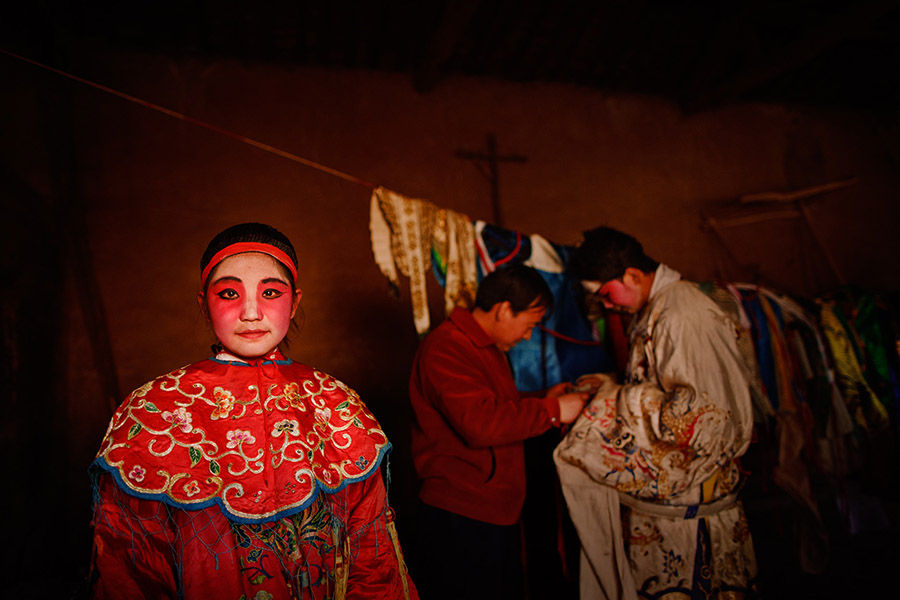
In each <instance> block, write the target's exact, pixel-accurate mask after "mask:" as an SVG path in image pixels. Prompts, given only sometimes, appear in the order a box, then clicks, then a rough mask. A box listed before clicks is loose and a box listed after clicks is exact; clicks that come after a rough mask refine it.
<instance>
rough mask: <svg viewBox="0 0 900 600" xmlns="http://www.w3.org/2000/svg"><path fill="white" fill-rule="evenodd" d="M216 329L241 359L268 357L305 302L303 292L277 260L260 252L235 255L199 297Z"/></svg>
mask: <svg viewBox="0 0 900 600" xmlns="http://www.w3.org/2000/svg"><path fill="white" fill-rule="evenodd" d="M199 300H200V302H201V304H202V303H203V302H204V301H205V302H206V309H207V311H208V313H209V318H210V321H211V322H212V327H213V331H214V332H215V334H216V337H217V338H218V339H219V342H221V343H222V345H223V346H225V348H226V349H227V350H228V351H229V352H231V353H232V354H234V355H235V356H239V357H241V358H248V359H249V358H259V357H261V356H265V355H266V354H268V353H269V352H271V351H272V350H274V349H275V347H276V346H277V345H278V344H279V343H281V340H283V339H284V336H285V335H287V332H288V328H289V327H290V325H291V318H293V316H294V313H295V312H296V311H297V305H298V304H299V303H300V291H299V290H297V291H296V292H294V290H293V289H292V288H291V283H290V279H288V278H287V277H286V276H285V275H284V270H283V268H282V267H281V266H280V265H279V264H278V261H276V260H275V259H274V258H272V257H271V256H269V255H267V254H261V253H259V252H245V253H242V254H235V255H234V256H229V257H228V258H226V259H225V260H223V261H222V262H221V263H219V264H218V265H217V266H216V268H215V269H213V272H212V273H211V274H210V276H209V285H207V287H206V293H205V294H204V293H203V292H201V293H200V295H199Z"/></svg>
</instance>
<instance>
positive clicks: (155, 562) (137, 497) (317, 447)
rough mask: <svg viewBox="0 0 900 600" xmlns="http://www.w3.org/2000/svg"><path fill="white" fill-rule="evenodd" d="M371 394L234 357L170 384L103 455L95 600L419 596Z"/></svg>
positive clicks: (111, 437) (112, 429)
mask: <svg viewBox="0 0 900 600" xmlns="http://www.w3.org/2000/svg"><path fill="white" fill-rule="evenodd" d="M389 450H390V444H389V443H388V441H387V438H386V436H385V435H384V433H383V432H382V431H381V428H380V427H379V425H378V423H377V421H375V419H374V417H373V416H372V415H371V413H369V411H368V410H367V409H366V407H365V406H364V405H363V404H362V402H361V401H360V400H359V398H358V397H357V395H356V394H355V392H353V391H352V390H351V389H349V388H347V387H346V386H345V385H343V384H342V383H341V382H339V381H337V380H335V379H334V378H332V377H330V376H328V375H326V374H324V373H321V372H319V371H316V370H315V369H312V368H310V367H308V366H305V365H301V364H298V363H294V362H292V361H290V360H287V359H285V358H284V357H283V356H282V355H281V354H280V353H279V352H278V351H275V352H273V353H272V354H271V355H270V356H268V357H266V358H265V359H264V360H258V361H254V362H253V363H250V364H248V363H244V362H240V361H238V360H237V359H234V357H231V356H230V355H227V354H220V355H219V356H218V357H216V358H215V359H210V360H206V361H202V362H199V363H196V364H193V365H190V366H187V367H184V368H181V369H178V370H176V371H173V372H172V373H169V374H167V375H164V376H162V377H159V378H157V379H155V380H153V381H151V382H149V383H148V384H146V385H144V386H142V387H141V388H139V389H138V390H136V391H135V392H133V393H132V394H131V395H130V396H129V397H128V399H127V400H126V401H125V402H124V403H123V404H122V405H121V406H120V407H119V409H118V410H117V411H116V413H115V415H114V416H113V419H112V422H111V423H110V426H109V429H108V431H107V434H106V437H105V438H104V441H103V443H102V444H101V449H100V452H99V454H98V457H97V459H96V461H95V467H96V468H95V470H94V474H95V477H96V483H95V490H96V492H95V502H94V522H93V525H94V558H93V569H92V570H93V579H94V589H93V596H94V597H95V598H144V597H146V598H151V597H153V598H156V597H160V598H161V597H167V598H171V597H178V598H191V599H194V598H196V599H205V598H233V599H234V600H240V599H243V600H250V599H254V600H273V599H279V600H281V599H284V600H288V599H292V600H293V599H299V598H308V599H314V600H322V599H334V600H339V599H340V600H343V599H345V598H415V597H416V591H415V587H414V586H413V585H412V582H411V581H409V578H408V575H407V572H406V567H405V563H404V560H403V555H402V552H401V551H400V547H399V543H398V541H397V535H396V528H395V526H394V523H393V513H392V511H391V510H390V508H388V505H387V495H386V491H385V487H384V484H383V482H382V480H381V477H380V470H379V466H380V463H381V461H382V459H383V457H384V456H385V455H386V453H387V452H388V451H389Z"/></svg>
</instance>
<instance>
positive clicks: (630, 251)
mask: <svg viewBox="0 0 900 600" xmlns="http://www.w3.org/2000/svg"><path fill="white" fill-rule="evenodd" d="M658 266H659V262H657V261H655V260H653V259H652V258H650V257H649V256H647V255H646V254H644V247H643V246H641V243H640V242H639V241H637V240H636V239H634V238H633V237H631V236H630V235H628V234H627V233H622V232H621V231H619V230H617V229H613V228H612V227H597V228H596V229H591V230H589V231H585V232H584V241H583V242H582V243H581V245H579V246H578V248H576V249H575V252H574V253H572V258H571V259H569V272H570V273H571V274H572V275H573V276H574V277H575V278H576V279H590V280H594V281H601V282H604V283H605V282H607V281H611V280H613V279H616V278H617V277H621V276H622V275H624V274H625V269H627V268H628V267H633V268H635V269H638V270H640V271H643V272H644V273H652V272H653V271H655V270H656V267H658Z"/></svg>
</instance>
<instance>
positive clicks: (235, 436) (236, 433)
mask: <svg viewBox="0 0 900 600" xmlns="http://www.w3.org/2000/svg"><path fill="white" fill-rule="evenodd" d="M225 437H227V438H228V443H227V444H225V447H226V448H237V447H238V446H240V445H241V443H242V442H243V443H245V444H255V443H256V438H255V437H253V435H252V434H251V433H250V432H249V431H244V430H243V429H233V430H231V431H229V432H228V433H227V434H226V436H225Z"/></svg>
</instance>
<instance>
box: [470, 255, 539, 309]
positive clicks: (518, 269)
mask: <svg viewBox="0 0 900 600" xmlns="http://www.w3.org/2000/svg"><path fill="white" fill-rule="evenodd" d="M500 302H509V305H510V307H511V308H512V310H513V312H514V313H520V312H522V311H523V310H526V309H529V308H535V307H538V306H540V307H543V308H546V309H547V312H548V313H549V312H550V311H552V310H553V294H552V293H551V292H550V288H549V287H548V286H547V282H545V281H544V278H543V277H541V275H540V273H538V272H537V271H535V270H534V269H532V268H531V267H526V266H525V265H521V264H520V265H510V266H508V267H501V268H499V269H497V270H496V271H494V272H493V273H490V274H488V276H487V277H485V278H484V279H482V280H481V283H479V284H478V293H477V294H476V295H475V306H477V307H478V308H480V309H481V310H484V311H489V310H491V309H492V308H493V307H494V305H495V304H499V303H500Z"/></svg>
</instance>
